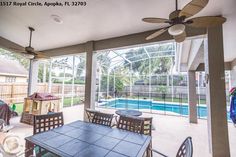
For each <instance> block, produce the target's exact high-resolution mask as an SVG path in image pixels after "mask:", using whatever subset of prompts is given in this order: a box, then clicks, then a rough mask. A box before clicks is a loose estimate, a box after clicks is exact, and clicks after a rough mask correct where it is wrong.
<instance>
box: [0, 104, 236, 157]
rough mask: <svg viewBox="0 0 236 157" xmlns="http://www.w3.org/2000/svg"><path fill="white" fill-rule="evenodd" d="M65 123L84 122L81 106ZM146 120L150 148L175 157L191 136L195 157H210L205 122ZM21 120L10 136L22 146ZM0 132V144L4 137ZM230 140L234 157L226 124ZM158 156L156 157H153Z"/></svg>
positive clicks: (235, 137)
mask: <svg viewBox="0 0 236 157" xmlns="http://www.w3.org/2000/svg"><path fill="white" fill-rule="evenodd" d="M97 110H100V111H103V112H106V113H114V112H115V110H114V109H105V108H98V109H97ZM63 113H64V119H65V123H70V122H73V121H75V120H78V119H79V120H82V119H83V105H79V106H74V107H68V108H64V109H63ZM143 116H145V117H153V125H154V128H155V130H154V131H153V148H154V149H157V150H158V151H160V152H163V153H164V154H166V155H168V156H175V155H176V152H177V150H178V148H179V146H180V145H181V143H182V141H183V140H184V139H185V138H186V137H187V136H191V137H192V139H193V149H194V154H193V156H194V157H210V156H211V154H210V153H209V145H208V132H207V121H206V120H202V119H200V120H199V121H198V124H190V123H189V122H188V118H186V117H179V116H167V115H158V114H150V113H143ZM19 120H20V117H15V118H12V119H11V121H10V122H11V125H13V126H14V128H13V129H12V130H11V131H10V133H9V134H17V135H19V136H20V137H21V138H22V144H24V137H26V136H30V135H32V132H33V128H32V126H29V125H26V124H22V123H19ZM3 136H4V135H3V134H1V133H0V142H1V139H2V138H3ZM229 139H230V148H231V149H230V151H231V156H232V157H233V156H236V149H235V145H236V128H235V127H234V126H233V124H232V123H229ZM155 156H156V157H158V155H155Z"/></svg>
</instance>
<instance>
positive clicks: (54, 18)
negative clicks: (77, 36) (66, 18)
mask: <svg viewBox="0 0 236 157" xmlns="http://www.w3.org/2000/svg"><path fill="white" fill-rule="evenodd" d="M51 18H52V19H53V21H55V22H56V23H57V24H62V23H63V21H62V19H61V17H60V16H58V15H51Z"/></svg>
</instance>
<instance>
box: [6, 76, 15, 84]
mask: <svg viewBox="0 0 236 157" xmlns="http://www.w3.org/2000/svg"><path fill="white" fill-rule="evenodd" d="M5 82H6V83H12V82H16V77H12V76H6V80H5Z"/></svg>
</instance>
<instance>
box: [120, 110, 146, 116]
mask: <svg viewBox="0 0 236 157" xmlns="http://www.w3.org/2000/svg"><path fill="white" fill-rule="evenodd" d="M116 114H118V115H123V116H141V115H142V112H140V111H137V110H117V111H116Z"/></svg>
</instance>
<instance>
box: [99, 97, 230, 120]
mask: <svg viewBox="0 0 236 157" xmlns="http://www.w3.org/2000/svg"><path fill="white" fill-rule="evenodd" d="M99 106H102V107H110V108H117V109H138V110H144V111H158V113H164V114H174V115H182V116H188V115H189V111H188V105H187V104H181V105H179V104H174V103H169V102H168V103H161V102H156V101H152V100H133V99H121V98H120V99H115V100H114V99H113V100H108V101H102V102H101V103H99ZM197 114H198V117H199V118H206V117H207V107H206V106H204V105H201V106H197ZM227 116H228V119H229V113H228V114H227Z"/></svg>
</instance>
